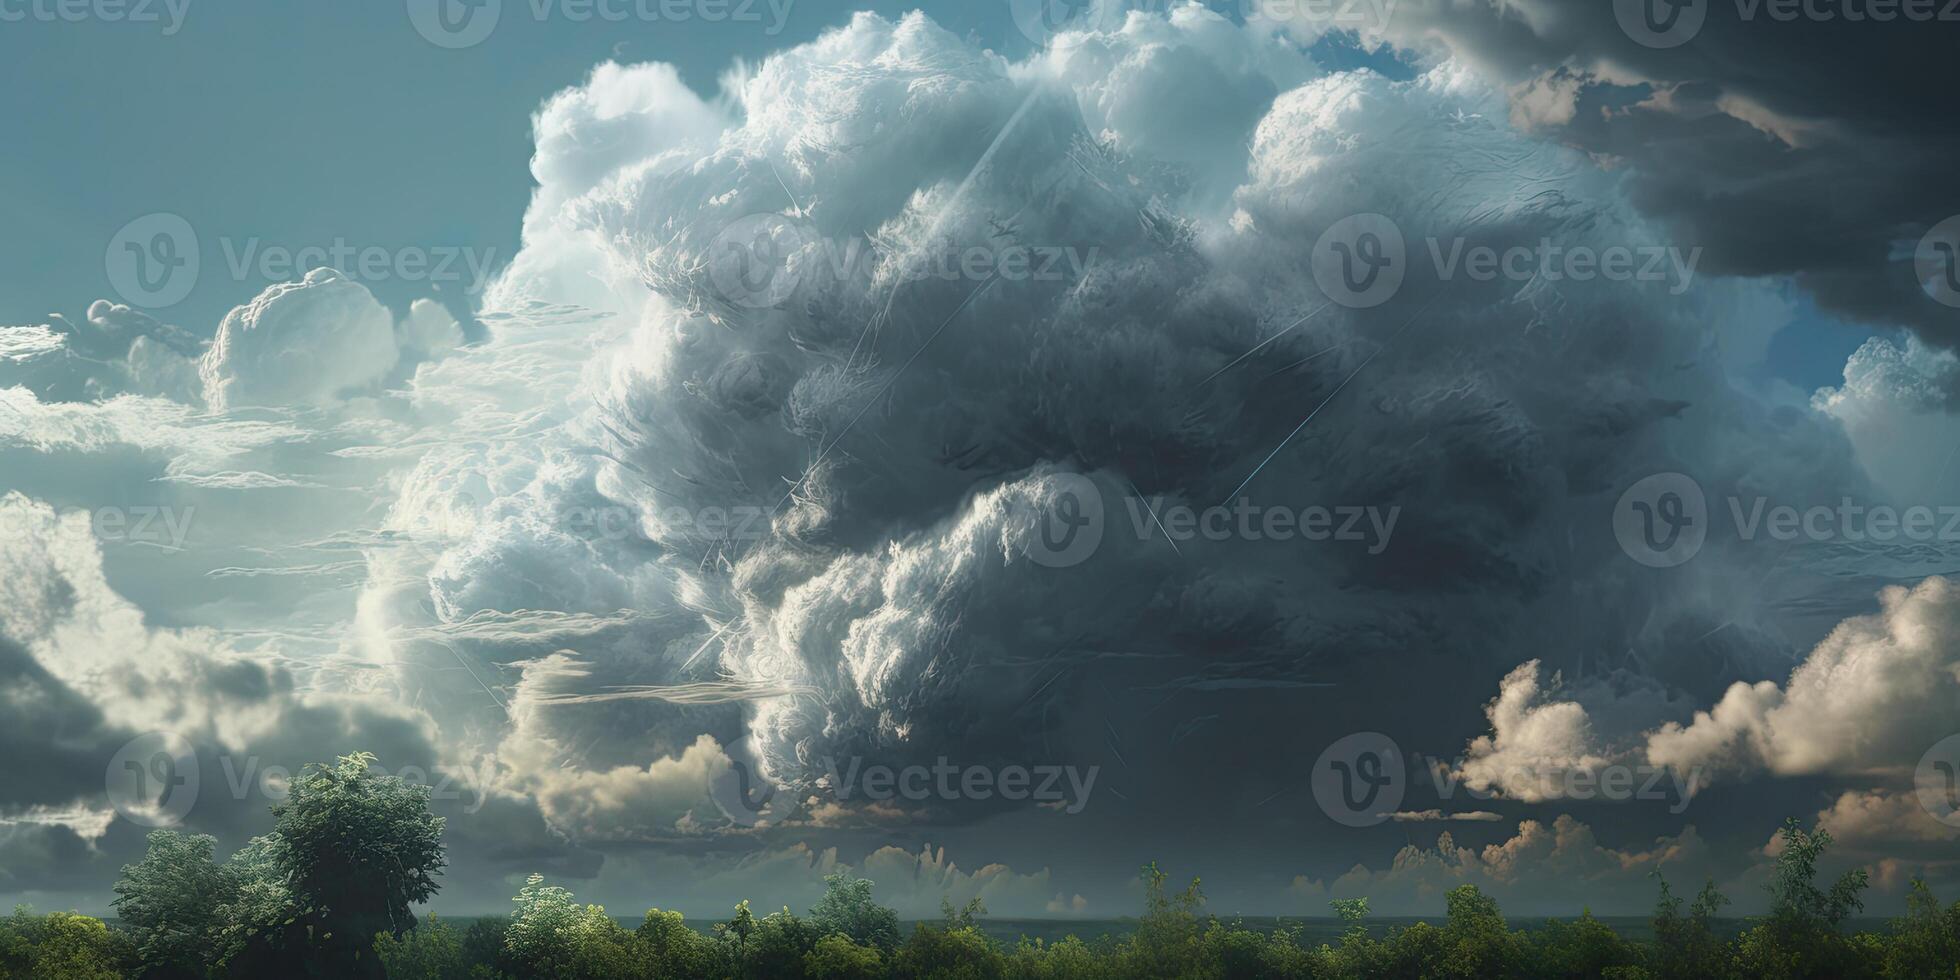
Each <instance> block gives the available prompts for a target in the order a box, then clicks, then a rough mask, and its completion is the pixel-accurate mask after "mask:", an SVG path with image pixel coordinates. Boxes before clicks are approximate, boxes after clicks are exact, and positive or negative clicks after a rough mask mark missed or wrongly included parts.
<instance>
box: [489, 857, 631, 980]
mask: <svg viewBox="0 0 1960 980" xmlns="http://www.w3.org/2000/svg"><path fill="white" fill-rule="evenodd" d="M513 901H514V902H516V904H517V909H516V911H514V912H513V913H512V914H511V917H510V925H509V926H508V927H506V928H505V930H504V953H505V962H507V963H508V964H509V965H510V966H511V968H512V969H513V970H514V971H516V972H517V973H518V974H520V975H522V976H525V977H544V978H554V980H557V978H562V980H585V978H601V977H626V976H631V975H632V974H633V969H634V967H633V962H634V949H633V945H634V943H633V937H632V934H631V933H628V932H627V931H626V930H624V929H622V928H620V926H619V923H617V922H614V921H613V920H612V918H611V917H610V916H608V915H606V910H605V908H603V907H602V906H598V905H583V906H582V905H580V904H578V902H577V901H576V900H575V899H573V897H572V893H571V892H569V891H566V890H565V889H563V888H559V887H557V886H555V885H551V886H548V885H546V884H545V883H544V876H543V875H532V876H531V877H530V879H529V880H528V881H526V882H525V884H524V888H523V889H522V890H521V891H519V892H518V893H517V897H516V898H515V899H513Z"/></svg>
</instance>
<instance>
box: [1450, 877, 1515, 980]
mask: <svg viewBox="0 0 1960 980" xmlns="http://www.w3.org/2000/svg"><path fill="white" fill-rule="evenodd" d="M1443 899H1444V903H1445V905H1446V908H1447V915H1448V917H1449V922H1448V924H1447V925H1445V926H1444V927H1443V941H1444V944H1445V947H1446V952H1445V953H1444V958H1443V962H1442V963H1440V964H1438V965H1437V975H1439V976H1446V977H1505V976H1512V975H1513V974H1515V973H1517V972H1519V967H1520V966H1521V965H1522V964H1523V963H1524V962H1525V955H1524V954H1525V946H1524V943H1523V941H1522V940H1521V939H1520V937H1519V936H1518V935H1517V934H1516V933H1513V932H1512V931H1511V928H1510V926H1509V924H1507V923H1506V922H1505V921H1504V913H1503V912H1502V911H1501V910H1500V909H1499V908H1498V907H1497V900H1496V899H1493V898H1491V897H1490V896H1488V895H1485V894H1484V893H1483V892H1482V891H1480V890H1478V888H1477V886H1476V885H1458V886H1456V887H1455V888H1452V889H1450V890H1449V892H1448V893H1446V894H1445V895H1444V896H1443Z"/></svg>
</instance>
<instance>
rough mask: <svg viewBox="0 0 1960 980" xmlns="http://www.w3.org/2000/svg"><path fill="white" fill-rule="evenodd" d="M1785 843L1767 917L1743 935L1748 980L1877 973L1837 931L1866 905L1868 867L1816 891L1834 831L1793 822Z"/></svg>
mask: <svg viewBox="0 0 1960 980" xmlns="http://www.w3.org/2000/svg"><path fill="white" fill-rule="evenodd" d="M1782 844H1783V849H1782V850H1781V851H1780V852H1779V853H1778V854H1777V855H1776V870H1775V872H1774V873H1773V874H1772V875H1771V877H1770V883H1769V895H1770V912H1769V917H1768V918H1767V919H1764V920H1763V921H1762V922H1761V923H1759V924H1758V925H1756V926H1755V927H1754V928H1752V929H1750V930H1749V931H1748V932H1746V933H1744V934H1743V935H1742V938H1741V940H1740V941H1739V942H1738V946H1737V949H1736V954H1735V963H1736V966H1737V968H1738V969H1739V970H1740V972H1742V973H1743V974H1744V975H1746V976H1750V977H1764V978H1776V980H1782V978H1790V980H1800V978H1808V977H1820V978H1821V977H1832V978H1850V977H1857V976H1870V975H1873V964H1869V963H1867V962H1865V960H1864V958H1863V957H1862V956H1861V955H1860V951H1859V950H1858V949H1857V948H1856V947H1855V946H1854V945H1853V944H1852V943H1851V942H1850V941H1848V940H1847V939H1846V938H1845V937H1844V935H1843V934H1842V933H1841V932H1840V931H1839V927H1840V926H1841V925H1842V923H1843V922H1844V920H1845V918H1846V917H1848V916H1850V915H1851V914H1852V913H1853V912H1857V911H1860V910H1862V909H1863V908H1864V907H1865V903H1864V899H1863V898H1861V897H1860V895H1861V893H1863V891H1864V890H1865V887H1866V885H1867V884H1869V881H1868V878H1867V875H1866V874H1865V871H1864V869H1862V868H1860V869H1858V870H1855V871H1847V872H1845V873H1844V874H1843V875H1842V876H1840V877H1839V878H1838V879H1837V881H1835V882H1833V883H1832V885H1831V887H1830V888H1828V889H1822V888H1818V887H1817V884H1816V882H1817V865H1818V862H1819V861H1820V860H1821V859H1822V858H1823V856H1824V852H1825V851H1826V850H1827V849H1828V848H1829V847H1830V846H1831V834H1830V832H1829V831H1827V830H1821V829H1820V830H1817V831H1815V832H1812V831H1807V830H1805V829H1804V828H1803V825H1802V824H1800V823H1798V822H1797V821H1795V820H1791V821H1790V822H1788V823H1786V824H1784V825H1783V831H1782Z"/></svg>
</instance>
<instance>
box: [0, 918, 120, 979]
mask: <svg viewBox="0 0 1960 980" xmlns="http://www.w3.org/2000/svg"><path fill="white" fill-rule="evenodd" d="M135 967H136V949H135V946H134V945H133V944H131V943H130V942H129V940H128V939H127V938H126V937H124V936H121V935H118V934H116V933H113V932H110V931H109V927H108V926H106V925H104V924H103V923H102V921H101V920H100V919H92V918H89V917H88V916H86V915H76V914H74V913H72V912H55V913H53V914H51V915H47V916H38V915H35V914H34V913H33V911H32V910H31V909H29V908H27V907H26V906H24V905H23V906H18V907H16V908H15V909H14V914H13V916H12V917H11V918H9V919H7V920H6V921H5V923H4V926H0V976H5V977H15V976H18V977H22V978H27V977H32V978H34V980H118V978H121V977H123V976H125V975H127V973H128V971H130V970H132V969H134V968H135Z"/></svg>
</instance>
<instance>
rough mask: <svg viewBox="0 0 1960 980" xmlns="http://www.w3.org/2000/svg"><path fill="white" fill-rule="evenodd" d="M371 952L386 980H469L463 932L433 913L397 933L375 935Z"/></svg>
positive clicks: (468, 966) (468, 965) (468, 964)
mask: <svg viewBox="0 0 1960 980" xmlns="http://www.w3.org/2000/svg"><path fill="white" fill-rule="evenodd" d="M374 954H375V956H376V957H378V958H379V959H380V960H381V965H382V967H383V968H384V969H386V970H387V971H388V980H469V976H470V962H469V958H468V957H467V956H466V955H465V954H464V952H463V934H462V933H460V932H458V931H457V930H456V928H455V927H454V926H451V925H450V924H449V923H447V922H444V921H442V920H441V919H440V918H438V917H437V916H434V915H431V916H429V920H428V921H427V922H424V923H422V924H420V925H419V926H417V927H416V928H414V929H411V930H409V931H408V932H405V933H403V934H402V935H400V936H391V935H389V934H388V933H385V932H384V933H381V934H379V935H377V936H375V937H374Z"/></svg>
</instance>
